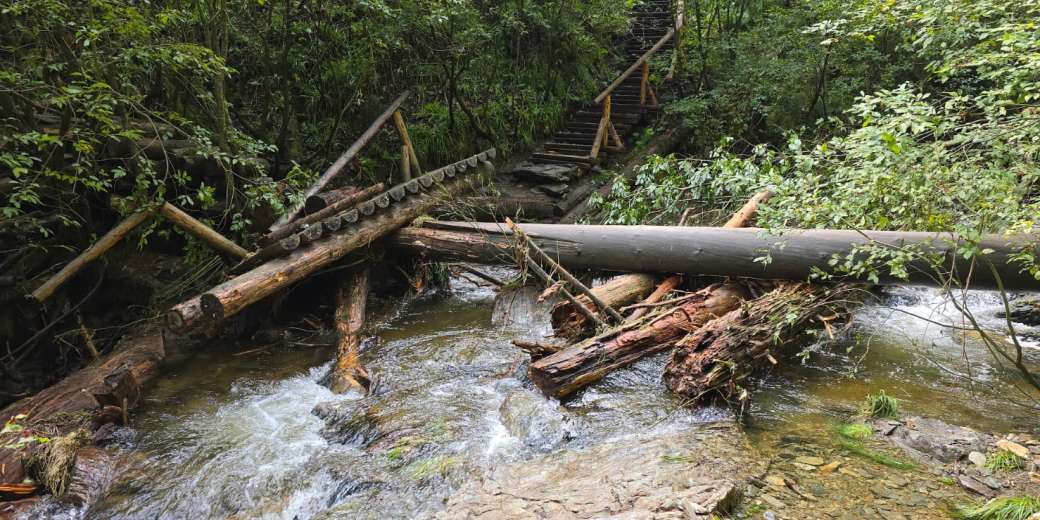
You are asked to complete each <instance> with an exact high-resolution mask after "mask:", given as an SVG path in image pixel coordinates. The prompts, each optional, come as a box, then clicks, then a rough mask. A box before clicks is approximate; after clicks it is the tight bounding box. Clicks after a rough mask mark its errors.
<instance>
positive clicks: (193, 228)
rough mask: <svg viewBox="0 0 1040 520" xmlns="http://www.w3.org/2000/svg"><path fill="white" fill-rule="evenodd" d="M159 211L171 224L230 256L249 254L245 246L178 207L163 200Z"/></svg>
mask: <svg viewBox="0 0 1040 520" xmlns="http://www.w3.org/2000/svg"><path fill="white" fill-rule="evenodd" d="M159 213H161V214H162V216H163V217H165V218H166V220H168V221H170V223H171V224H173V225H175V226H177V227H179V228H181V229H183V230H185V231H187V232H188V233H191V234H192V235H194V236H195V237H196V238H198V239H199V240H202V241H203V242H205V243H207V244H209V245H210V247H212V248H213V249H216V250H217V251H219V252H220V253H222V254H224V255H227V256H228V257H230V258H238V259H242V258H245V257H247V256H249V251H246V250H245V248H243V247H242V246H239V245H238V244H236V243H234V242H232V241H231V240H228V239H227V238H226V237H224V235H221V234H220V233H217V232H216V231H214V230H213V228H211V227H209V226H207V225H205V224H203V223H202V222H200V221H199V220H197V219H196V218H195V217H192V216H191V215H189V214H187V213H185V212H183V211H181V209H180V208H178V207H176V206H174V205H173V204H170V203H169V202H164V203H163V204H162V206H159Z"/></svg>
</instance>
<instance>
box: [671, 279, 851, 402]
mask: <svg viewBox="0 0 1040 520" xmlns="http://www.w3.org/2000/svg"><path fill="white" fill-rule="evenodd" d="M864 294H865V293H864V292H863V290H862V289H860V288H857V287H855V286H850V285H833V286H825V285H809V284H805V283H794V282H785V283H781V284H779V285H778V286H777V287H776V288H775V289H773V290H772V291H771V292H769V293H766V294H765V295H763V296H761V297H759V298H756V299H754V300H752V301H750V302H748V303H746V304H744V305H742V306H741V307H740V308H737V309H735V310H732V311H730V312H729V313H727V314H725V315H723V316H720V317H718V318H716V319H714V320H712V321H710V322H708V323H707V324H705V325H704V326H703V327H701V328H700V329H699V330H697V331H694V332H692V333H691V334H689V335H688V336H686V337H684V338H683V339H682V340H680V341H679V342H677V343H676V346H675V349H674V350H673V351H672V356H671V358H670V359H669V360H668V364H667V365H666V367H665V371H664V381H665V384H666V385H667V386H668V389H669V390H671V391H672V392H675V393H677V394H679V395H682V396H685V397H688V398H691V399H694V400H697V401H704V400H710V399H715V398H720V399H722V400H725V401H729V402H739V401H742V400H744V399H746V398H747V396H748V394H747V392H746V391H745V387H744V385H743V381H744V380H745V379H746V378H747V377H748V376H749V375H750V374H752V373H754V371H756V370H759V369H761V368H762V367H764V366H771V365H773V364H775V363H777V362H778V360H781V359H784V358H785V357H788V354H790V353H791V352H790V351H791V348H792V347H793V346H795V345H797V344H799V343H800V341H801V340H803V339H804V338H805V337H806V335H805V332H806V330H807V329H809V328H813V327H814V326H815V327H823V328H825V329H826V330H827V332H828V334H834V332H833V327H834V325H832V323H835V324H836V323H838V322H839V321H842V319H843V318H845V317H847V315H848V311H849V309H850V308H851V307H853V306H855V305H856V304H857V302H859V301H861V300H862V298H863V296H864Z"/></svg>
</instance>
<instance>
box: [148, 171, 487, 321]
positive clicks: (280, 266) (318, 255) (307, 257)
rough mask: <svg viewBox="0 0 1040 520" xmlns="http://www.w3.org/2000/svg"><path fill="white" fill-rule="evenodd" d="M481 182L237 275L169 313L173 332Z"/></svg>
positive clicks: (245, 301)
mask: <svg viewBox="0 0 1040 520" xmlns="http://www.w3.org/2000/svg"><path fill="white" fill-rule="evenodd" d="M492 169H493V166H492V165H491V163H490V162H487V161H483V163H482V165H481V167H480V168H479V170H477V171H475V172H474V173H477V172H480V173H483V174H488V173H490V172H491V171H492ZM478 182H479V175H476V174H468V175H459V176H458V177H456V178H455V179H452V180H451V181H447V180H446V182H444V183H443V184H442V185H441V186H440V187H439V188H438V189H431V190H429V191H427V192H424V193H422V194H421V195H416V196H415V197H414V198H409V199H407V200H406V201H404V202H402V203H401V204H398V205H395V206H393V207H391V208H389V209H387V210H385V211H382V212H380V213H378V214H375V215H373V216H370V217H365V218H362V219H361V220H360V221H359V222H358V223H357V224H355V225H353V226H352V227H351V228H352V229H351V232H350V233H340V234H334V235H331V236H329V237H327V238H326V239H323V240H321V241H320V242H316V243H314V244H311V245H310V246H308V247H304V248H300V249H298V250H296V251H294V252H293V253H291V254H290V255H288V256H285V257H282V258H277V259H274V260H271V261H270V262H268V263H266V264H263V265H261V266H259V267H257V268H255V269H253V270H251V271H249V272H247V273H244V274H242V275H240V276H238V277H235V278H232V279H231V280H228V281H226V282H224V283H222V284H220V285H218V286H216V287H214V288H212V289H211V290H209V291H207V292H206V293H204V294H201V295H199V296H196V297H194V298H191V299H189V300H187V301H185V302H182V303H180V304H178V305H176V306H174V307H173V308H172V309H170V311H169V312H168V313H167V321H166V323H167V325H168V326H169V327H170V328H172V329H174V330H188V329H190V328H192V327H195V326H197V325H200V324H201V323H200V320H199V316H198V314H197V313H196V311H195V307H196V306H197V307H198V308H199V309H201V311H202V315H203V316H205V317H207V318H208V319H210V320H221V319H224V318H226V317H228V316H232V315H234V314H237V313H238V312H239V311H241V310H242V309H244V308H245V307H247V306H249V305H252V304H253V303H255V302H257V301H259V300H261V299H262V298H264V297H266V296H269V295H271V294H273V293H275V292H277V291H279V290H281V289H282V288H284V287H287V286H288V285H290V284H292V283H294V282H296V281H299V280H301V279H303V278H305V277H307V276H309V275H310V274H311V273H314V272H315V271H317V270H319V269H321V268H322V267H324V266H326V265H328V264H330V263H332V262H334V261H336V260H337V259H339V258H342V257H343V256H344V255H346V254H348V253H350V252H352V251H355V250H357V249H361V248H363V247H366V246H368V245H369V244H370V243H372V242H373V241H374V240H376V239H378V238H380V237H383V236H385V235H387V234H389V233H392V232H393V231H395V230H397V229H399V228H401V227H402V226H405V225H407V224H408V223H409V222H411V221H412V219H414V218H416V217H418V216H420V215H422V214H423V213H426V212H427V211H429V210H430V209H431V208H433V207H435V206H436V205H438V204H441V203H443V202H444V201H445V200H448V199H450V198H451V197H454V196H456V195H457V194H458V193H461V192H463V191H465V190H467V189H470V188H472V187H473V186H474V185H475V184H476V183H478Z"/></svg>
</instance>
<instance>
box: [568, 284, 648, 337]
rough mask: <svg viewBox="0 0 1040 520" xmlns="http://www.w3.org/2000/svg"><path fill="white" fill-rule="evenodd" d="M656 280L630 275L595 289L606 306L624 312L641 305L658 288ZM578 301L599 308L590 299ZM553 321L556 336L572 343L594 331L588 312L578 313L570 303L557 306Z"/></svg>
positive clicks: (591, 308) (580, 297) (594, 308)
mask: <svg viewBox="0 0 1040 520" xmlns="http://www.w3.org/2000/svg"><path fill="white" fill-rule="evenodd" d="M654 281H655V277H654V276H653V275H649V274H642V273H636V274H626V275H622V276H616V277H614V278H611V279H610V280H607V281H606V282H605V283H604V284H602V285H598V286H596V287H593V288H592V289H591V290H592V292H593V293H595V294H596V296H597V297H598V298H599V299H600V300H602V301H603V302H604V303H605V304H607V305H609V306H610V307H612V308H614V309H618V310H620V309H621V308H622V307H624V306H626V305H630V304H633V303H636V302H638V301H639V300H641V299H643V298H645V297H646V295H647V294H650V291H652V290H653V289H654ZM578 301H579V302H580V303H581V304H582V305H584V306H585V307H587V308H588V309H590V310H592V311H595V310H596V307H595V305H593V303H592V302H591V301H589V298H588V297H586V296H584V295H582V296H578ZM550 315H551V322H552V327H553V333H554V334H553V335H555V336H556V337H558V338H564V339H568V340H571V341H574V340H576V339H579V338H581V337H584V336H586V335H588V334H590V333H591V332H592V327H591V323H590V322H589V320H588V319H587V318H586V317H585V314H584V313H581V312H578V311H577V309H575V308H574V305H572V304H571V303H570V302H568V301H561V302H559V303H557V304H556V305H554V306H553V308H552V311H551V313H550Z"/></svg>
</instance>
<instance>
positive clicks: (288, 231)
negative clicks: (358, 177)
mask: <svg viewBox="0 0 1040 520" xmlns="http://www.w3.org/2000/svg"><path fill="white" fill-rule="evenodd" d="M385 190H386V185H385V184H383V183H381V182H379V183H376V184H374V185H372V186H369V187H367V188H365V189H363V190H361V191H357V192H354V193H351V194H350V195H347V196H345V197H343V198H341V199H339V200H337V201H335V202H333V203H331V204H329V205H327V206H325V207H324V208H322V209H320V210H318V211H315V212H314V213H311V214H310V215H307V216H305V217H300V218H298V219H296V220H294V221H292V222H286V223H285V224H283V225H280V226H277V227H273V228H271V231H269V232H268V233H267V234H266V235H264V237H263V238H261V239H260V243H261V244H263V245H270V244H274V243H275V242H278V241H279V240H282V239H283V238H287V237H288V236H290V235H292V234H293V233H297V232H299V231H300V230H301V229H303V228H305V227H307V226H309V225H311V224H314V223H316V222H321V221H322V220H325V219H326V218H329V217H331V216H333V215H335V214H336V213H339V212H341V211H346V210H348V209H350V208H352V207H354V206H356V205H358V204H360V203H361V202H363V201H366V200H368V199H370V198H372V197H374V196H376V195H377V194H379V193H381V192H383V191H385Z"/></svg>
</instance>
